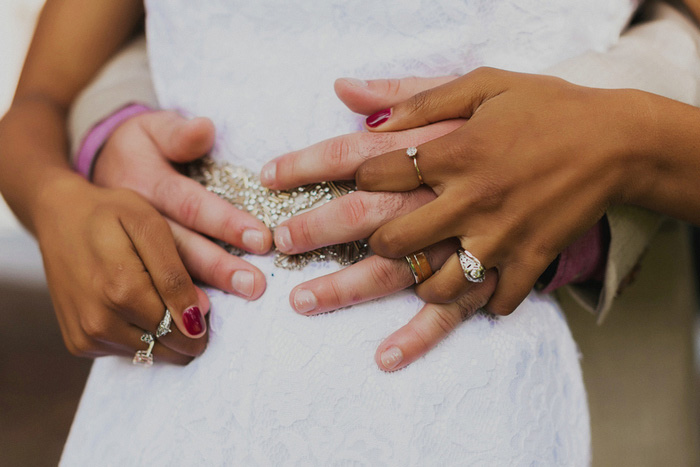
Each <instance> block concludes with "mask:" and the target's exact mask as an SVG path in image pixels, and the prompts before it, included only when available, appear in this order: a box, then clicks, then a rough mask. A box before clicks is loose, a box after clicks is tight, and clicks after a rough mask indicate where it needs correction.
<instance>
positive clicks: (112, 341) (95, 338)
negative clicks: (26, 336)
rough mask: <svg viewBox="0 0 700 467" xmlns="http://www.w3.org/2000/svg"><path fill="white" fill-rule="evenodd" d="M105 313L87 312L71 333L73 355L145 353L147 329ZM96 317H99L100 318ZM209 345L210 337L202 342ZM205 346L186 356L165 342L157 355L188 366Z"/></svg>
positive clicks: (161, 344)
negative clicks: (143, 338) (143, 339)
mask: <svg viewBox="0 0 700 467" xmlns="http://www.w3.org/2000/svg"><path fill="white" fill-rule="evenodd" d="M104 311H105V313H94V312H93V313H85V314H83V315H81V320H80V322H79V323H76V324H77V326H73V327H72V329H71V330H70V339H67V340H66V346H67V347H68V349H69V351H70V352H71V353H72V354H73V355H77V356H81V357H90V358H96V357H102V356H106V355H123V356H127V357H133V356H134V354H135V353H136V350H145V349H146V348H147V347H148V345H147V344H146V343H143V342H142V341H141V340H140V339H141V336H142V335H143V334H144V333H145V332H146V331H144V330H143V329H141V328H139V327H137V326H134V325H131V324H128V323H127V322H125V321H124V320H123V319H121V317H119V315H117V314H114V313H111V312H109V311H107V310H104ZM95 316H99V318H98V319H96V318H95ZM183 339H185V340H190V341H192V339H187V338H184V337H183ZM200 340H201V341H202V342H203V343H204V347H205V346H206V336H205V337H203V338H201V339H200ZM204 347H202V349H201V350H200V351H199V352H198V353H197V354H194V353H190V354H184V353H182V352H179V351H178V350H176V349H173V348H170V347H168V346H167V345H164V344H163V343H159V342H156V345H155V347H154V349H153V350H154V351H153V353H154V354H156V353H157V354H158V355H159V356H160V357H159V358H160V359H162V361H167V362H171V363H177V364H186V363H188V362H189V361H190V360H192V357H193V356H195V355H199V354H200V353H201V352H202V351H203V350H204Z"/></svg>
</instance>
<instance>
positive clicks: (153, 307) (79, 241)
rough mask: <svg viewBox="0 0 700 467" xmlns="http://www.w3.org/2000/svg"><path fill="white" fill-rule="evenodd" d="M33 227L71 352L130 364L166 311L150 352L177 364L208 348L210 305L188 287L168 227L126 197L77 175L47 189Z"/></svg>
mask: <svg viewBox="0 0 700 467" xmlns="http://www.w3.org/2000/svg"><path fill="white" fill-rule="evenodd" d="M41 198H42V200H41V202H40V205H41V206H42V208H41V209H42V211H41V212H38V215H37V216H36V217H35V219H36V220H35V223H34V224H35V226H36V233H37V238H38V240H39V245H40V247H41V252H42V255H43V257H44V266H45V269H46V276H47V281H48V283H49V290H50V292H51V296H52V299H53V303H54V308H55V311H56V316H57V317H58V322H59V325H60V327H61V332H62V334H63V339H64V341H65V344H66V346H67V347H68V350H70V352H71V353H73V354H75V355H79V356H86V357H98V356H102V355H125V356H129V357H131V356H133V355H134V353H135V352H136V351H137V350H145V349H146V347H147V344H145V343H143V342H141V341H140V337H141V336H142V335H143V334H144V332H146V331H148V332H151V333H154V334H155V332H156V329H157V328H158V324H159V323H160V321H161V320H162V319H163V317H164V314H165V310H166V308H167V309H168V310H170V312H171V315H172V319H173V322H174V326H171V330H172V332H171V333H169V334H167V335H165V336H163V337H161V338H159V339H158V340H157V342H156V344H155V347H154V349H153V355H154V358H155V360H156V361H167V362H172V363H178V364H185V363H187V362H189V361H190V360H191V359H192V357H194V356H197V355H199V354H201V353H202V352H203V351H204V349H205V347H206V342H207V335H206V322H205V320H204V315H205V314H206V313H207V312H208V310H209V301H208V299H207V297H206V295H205V294H204V293H203V292H202V291H201V290H199V289H198V288H196V287H195V286H194V285H193V284H192V281H191V280H190V277H189V275H188V274H187V271H186V270H185V268H184V266H183V265H182V262H181V261H180V257H179V256H178V253H177V250H176V248H175V242H174V241H173V237H172V234H171V233H170V228H169V227H168V224H167V223H166V222H165V220H164V219H163V217H162V216H161V215H160V214H159V213H158V212H157V211H156V210H155V209H153V208H152V207H151V206H150V205H149V204H148V203H147V202H146V201H145V200H143V199H142V198H141V197H140V196H139V195H137V194H135V193H133V192H132V191H130V190H112V189H104V188H97V187H94V186H92V185H90V184H89V183H87V182H85V181H84V180H82V179H80V178H79V177H78V176H77V175H73V176H72V178H68V179H62V180H61V181H58V182H56V183H55V184H53V185H51V186H47V187H45V189H44V190H43V193H42V195H41Z"/></svg>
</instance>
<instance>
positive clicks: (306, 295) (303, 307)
mask: <svg viewBox="0 0 700 467" xmlns="http://www.w3.org/2000/svg"><path fill="white" fill-rule="evenodd" d="M293 301H294V309H295V310H296V311H297V312H299V313H308V312H309V311H312V310H314V309H316V307H317V306H318V301H317V300H316V295H314V293H313V292H312V291H310V290H304V289H299V290H297V291H296V292H295V293H294V300H293Z"/></svg>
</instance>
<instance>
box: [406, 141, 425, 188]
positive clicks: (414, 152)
mask: <svg viewBox="0 0 700 467" xmlns="http://www.w3.org/2000/svg"><path fill="white" fill-rule="evenodd" d="M406 155H407V156H408V157H410V158H411V160H412V161H413V167H415V168H416V175H418V183H420V184H421V185H422V184H423V175H421V173H420V169H419V168H418V161H417V160H416V158H417V156H418V148H416V147H415V146H411V147H410V148H408V149H406Z"/></svg>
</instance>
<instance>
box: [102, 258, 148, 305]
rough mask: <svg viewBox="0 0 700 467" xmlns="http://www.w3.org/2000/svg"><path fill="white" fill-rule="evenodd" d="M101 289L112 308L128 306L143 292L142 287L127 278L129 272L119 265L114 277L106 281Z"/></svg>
mask: <svg viewBox="0 0 700 467" xmlns="http://www.w3.org/2000/svg"><path fill="white" fill-rule="evenodd" d="M102 289H103V293H104V296H105V298H106V299H107V302H108V304H109V305H110V307H111V308H114V309H123V308H125V307H128V306H129V305H130V304H131V303H133V302H134V301H135V300H137V299H138V298H139V297H140V296H141V293H142V292H143V287H142V286H140V285H139V284H138V283H137V282H135V281H133V280H131V279H129V274H127V273H126V271H125V270H124V269H123V268H121V267H120V269H119V270H118V273H117V274H116V275H115V276H114V277H112V278H110V279H108V280H107V281H106V283H105V284H104V285H103V288H102Z"/></svg>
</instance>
